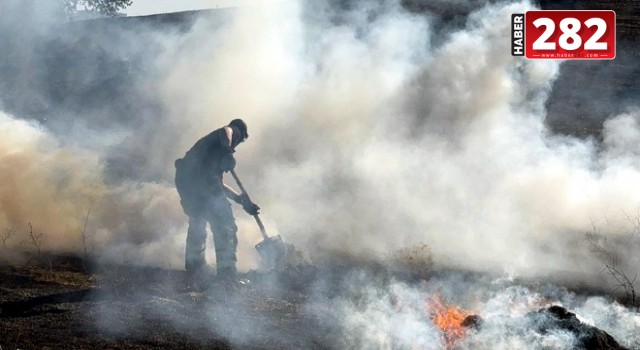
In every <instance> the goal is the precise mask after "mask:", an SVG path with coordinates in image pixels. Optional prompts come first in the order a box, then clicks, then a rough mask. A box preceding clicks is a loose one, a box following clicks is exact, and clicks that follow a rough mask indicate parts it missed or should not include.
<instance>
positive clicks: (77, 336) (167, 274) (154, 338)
mask: <svg viewBox="0 0 640 350" xmlns="http://www.w3.org/2000/svg"><path fill="white" fill-rule="evenodd" d="M244 277H248V278H250V279H251V281H252V283H251V284H249V285H244V286H240V287H223V286H221V285H218V284H217V282H214V283H213V284H212V285H211V287H210V288H209V290H208V291H207V292H205V293H202V292H199V291H196V290H195V289H194V288H193V287H192V285H191V284H190V283H189V281H188V279H187V276H186V273H185V272H183V271H177V270H163V269H157V268H145V267H135V266H130V265H102V266H89V264H88V263H87V262H86V261H84V260H82V259H80V258H77V257H72V256H49V257H40V258H38V259H37V261H34V260H33V259H32V261H29V262H27V263H21V264H18V265H16V264H13V265H12V264H8V263H2V264H1V266H0V347H1V348H2V350H13V349H160V348H167V349H169V348H170V349H204V348H206V349H229V348H283V347H287V348H302V347H308V346H309V344H312V345H313V344H317V345H318V346H317V347H318V348H327V346H328V344H329V343H330V342H329V341H328V340H327V339H326V337H327V334H328V333H327V329H326V327H323V326H322V325H321V324H320V322H319V320H317V319H315V318H314V316H312V315H310V314H305V312H304V310H303V308H302V307H301V305H302V304H303V303H304V301H305V299H306V296H305V294H304V292H303V291H300V290H297V288H296V286H295V285H290V286H291V288H290V289H289V290H287V291H283V290H275V289H273V288H269V286H270V285H272V284H271V283H269V282H270V281H272V280H273V278H280V276H274V275H270V274H267V273H262V274H258V273H257V272H252V273H250V274H247V275H245V276H244ZM212 317H213V319H212ZM217 318H219V319H217ZM276 334H277V336H274V335H276ZM300 334H304V339H302V337H300ZM224 339H244V340H242V341H240V342H237V343H230V342H229V341H228V340H224ZM298 341H300V343H297V342H298ZM302 342H304V343H302Z"/></svg>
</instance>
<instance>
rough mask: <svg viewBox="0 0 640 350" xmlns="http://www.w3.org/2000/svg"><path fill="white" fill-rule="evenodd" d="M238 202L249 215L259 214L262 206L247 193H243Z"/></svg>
mask: <svg viewBox="0 0 640 350" xmlns="http://www.w3.org/2000/svg"><path fill="white" fill-rule="evenodd" d="M238 203H239V204H240V205H242V209H244V211H246V212H247V214H249V215H258V214H259V213H260V207H259V206H258V205H257V204H255V203H253V202H252V201H251V200H250V199H249V197H247V196H246V195H241V196H240V198H239V201H238Z"/></svg>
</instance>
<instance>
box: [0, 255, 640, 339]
mask: <svg viewBox="0 0 640 350" xmlns="http://www.w3.org/2000/svg"><path fill="white" fill-rule="evenodd" d="M43 262H45V264H43V265H42V266H39V265H31V266H22V267H11V268H8V267H1V268H0V276H1V277H2V278H1V279H0V288H3V290H5V291H6V292H7V293H4V294H2V296H0V310H1V311H0V325H1V326H2V327H0V337H1V338H0V339H2V340H3V341H9V342H10V343H9V344H12V343H11V342H13V341H16V342H15V344H23V347H24V345H25V344H31V345H33V347H42V346H49V347H52V346H53V347H55V346H57V345H59V341H60V339H64V340H65V341H74V342H76V343H77V344H85V345H87V346H90V345H94V346H95V345H97V344H110V346H118V344H124V343H125V342H126V343H127V344H130V345H135V346H138V347H139V348H154V347H155V348H157V347H175V346H178V345H179V346H187V347H190V348H207V347H209V348H210V347H212V346H224V347H232V348H236V347H241V348H325V349H326V348H345V347H348V348H352V349H370V348H372V347H375V348H381V347H382V348H405V347H407V346H413V347H420V348H427V349H438V350H441V349H513V348H518V349H540V348H549V347H551V348H571V349H574V348H580V346H581V344H582V345H584V347H583V348H584V349H603V350H604V349H607V350H609V349H624V348H628V349H634V348H637V346H638V345H639V344H640V338H639V337H638V334H640V332H639V330H640V314H638V313H637V311H634V310H633V309H630V308H627V307H624V306H622V305H620V304H617V303H616V302H614V301H612V300H610V299H606V298H603V297H597V296H596V297H594V296H587V295H580V294H576V293H573V292H570V291H568V290H566V289H563V288H560V287H557V286H553V285H540V284H530V285H524V284H520V283H518V282H516V281H513V280H509V279H505V278H499V279H496V278H494V277H491V276H483V275H470V274H462V273H455V272H450V273H448V274H447V275H446V276H434V277H431V278H427V279H422V280H415V279H406V276H404V275H400V276H397V275H394V274H393V272H391V271H387V272H386V275H384V276H383V273H382V272H381V271H380V270H379V267H376V266H372V267H370V268H366V267H364V266H363V267H360V268H353V267H351V268H350V267H347V266H328V265H324V266H313V270H308V272H309V273H308V274H300V275H297V276H296V275H294V274H291V273H290V272H289V271H285V270H279V271H271V272H269V273H264V272H263V273H258V272H252V273H249V274H246V275H243V276H242V277H245V278H246V277H249V278H250V279H252V283H251V284H248V285H245V286H243V287H240V288H233V289H227V288H226V287H224V285H223V284H220V283H217V282H214V283H213V284H212V285H211V289H210V290H208V291H196V290H193V289H192V288H191V287H190V284H189V283H188V280H187V278H186V274H185V273H184V272H183V271H176V270H165V269H158V268H146V267H136V266H132V265H111V266H105V265H102V267H101V268H98V269H93V270H87V269H84V268H78V266H76V264H78V263H81V262H82V261H81V260H73V259H63V258H62V257H58V260H55V261H53V262H48V263H46V261H43ZM69 270H74V272H73V273H70V272H71V271H69ZM83 271H84V272H83ZM90 271H92V272H90ZM63 278H64V281H65V284H64V285H58V284H55V283H52V281H56V280H58V281H60V280H61V279H63ZM12 281H13V282H12ZM16 281H22V282H20V283H24V287H25V288H24V289H22V290H21V289H17V288H16V287H17V286H18V285H17V282H16ZM16 306H20V310H17V309H16ZM40 322H45V324H49V325H56V326H55V327H56V330H55V332H56V334H59V337H58V338H57V339H51V338H50V337H46V336H44V334H45V333H46V332H44V331H43V330H42V329H41V330H40V333H37V332H36V331H34V330H33V329H32V327H33V325H38V324H40ZM40 327H44V326H40ZM43 329H44V328H43ZM19 331H20V332H23V333H24V334H31V333H29V332H32V331H34V333H33V334H32V335H31V336H29V337H26V340H19V339H16V336H17V334H18V333H17V332H19ZM616 344H619V346H617V347H616Z"/></svg>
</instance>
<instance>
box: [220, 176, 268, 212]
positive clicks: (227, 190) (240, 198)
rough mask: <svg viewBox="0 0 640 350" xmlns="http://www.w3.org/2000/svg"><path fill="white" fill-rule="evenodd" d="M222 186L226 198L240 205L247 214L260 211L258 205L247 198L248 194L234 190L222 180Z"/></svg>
mask: <svg viewBox="0 0 640 350" xmlns="http://www.w3.org/2000/svg"><path fill="white" fill-rule="evenodd" d="M222 188H223V189H224V194H225V195H226V196H227V198H229V199H231V200H233V201H234V202H236V203H238V204H240V205H242V209H244V211H246V212H247V213H248V214H249V215H258V214H259V213H260V207H259V206H258V205H257V204H255V203H253V202H252V201H251V200H249V197H248V196H246V195H242V194H240V193H238V192H236V191H235V190H234V189H233V188H231V187H229V185H227V184H225V183H224V182H223V183H222Z"/></svg>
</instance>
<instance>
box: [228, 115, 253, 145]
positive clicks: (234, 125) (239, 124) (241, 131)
mask: <svg viewBox="0 0 640 350" xmlns="http://www.w3.org/2000/svg"><path fill="white" fill-rule="evenodd" d="M229 127H230V128H231V129H232V130H233V137H232V139H231V145H232V147H236V146H237V145H239V144H240V143H242V142H244V141H245V140H246V139H248V138H249V132H248V130H247V124H246V123H245V122H244V121H243V120H242V119H234V120H232V121H231V122H230V123H229Z"/></svg>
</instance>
